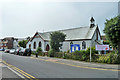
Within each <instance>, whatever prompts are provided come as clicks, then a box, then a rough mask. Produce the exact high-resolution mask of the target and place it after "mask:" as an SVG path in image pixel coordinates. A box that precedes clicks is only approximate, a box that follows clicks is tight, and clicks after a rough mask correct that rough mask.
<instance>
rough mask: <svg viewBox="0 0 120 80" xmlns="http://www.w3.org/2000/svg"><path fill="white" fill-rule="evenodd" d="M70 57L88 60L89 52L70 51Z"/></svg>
mask: <svg viewBox="0 0 120 80" xmlns="http://www.w3.org/2000/svg"><path fill="white" fill-rule="evenodd" d="M72 59H74V60H80V61H88V60H89V54H88V53H86V51H85V50H81V51H75V52H73V53H72Z"/></svg>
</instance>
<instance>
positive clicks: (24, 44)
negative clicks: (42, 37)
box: [18, 40, 28, 48]
mask: <svg viewBox="0 0 120 80" xmlns="http://www.w3.org/2000/svg"><path fill="white" fill-rule="evenodd" d="M27 42H28V40H22V41H19V42H18V44H19V45H20V47H23V48H26V44H27Z"/></svg>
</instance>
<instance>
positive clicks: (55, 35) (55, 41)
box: [50, 31, 66, 52]
mask: <svg viewBox="0 0 120 80" xmlns="http://www.w3.org/2000/svg"><path fill="white" fill-rule="evenodd" d="M65 37H66V35H65V34H64V33H62V32H58V31H55V32H52V33H51V34H50V46H51V49H53V50H55V51H56V52H59V47H61V46H62V45H61V44H60V42H63V41H64V40H65Z"/></svg>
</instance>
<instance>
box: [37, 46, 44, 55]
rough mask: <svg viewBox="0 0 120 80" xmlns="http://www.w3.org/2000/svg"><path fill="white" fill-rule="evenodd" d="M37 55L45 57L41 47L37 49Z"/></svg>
mask: <svg viewBox="0 0 120 80" xmlns="http://www.w3.org/2000/svg"><path fill="white" fill-rule="evenodd" d="M36 53H38V55H40V56H43V55H44V54H43V52H42V49H41V48H40V47H38V48H37V50H36Z"/></svg>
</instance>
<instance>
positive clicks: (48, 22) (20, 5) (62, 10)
mask: <svg viewBox="0 0 120 80" xmlns="http://www.w3.org/2000/svg"><path fill="white" fill-rule="evenodd" d="M0 15H1V19H0V20H1V23H2V27H1V30H2V31H0V32H1V34H0V38H4V37H17V38H24V37H27V36H33V35H34V33H35V32H36V31H39V32H46V31H55V30H62V29H69V28H76V27H84V26H89V25H90V21H89V20H90V18H91V17H92V16H93V17H94V18H95V21H96V22H95V23H96V24H98V26H99V29H100V32H101V34H102V35H103V29H104V23H105V20H106V19H110V18H113V17H115V16H117V15H118V2H4V3H3V4H2V7H1V14H0Z"/></svg>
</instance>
